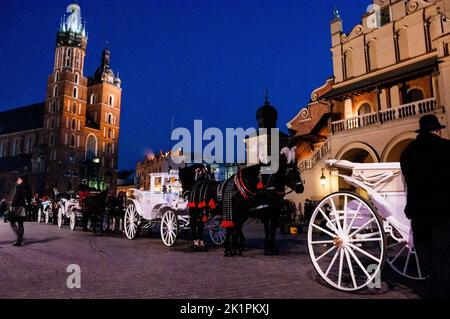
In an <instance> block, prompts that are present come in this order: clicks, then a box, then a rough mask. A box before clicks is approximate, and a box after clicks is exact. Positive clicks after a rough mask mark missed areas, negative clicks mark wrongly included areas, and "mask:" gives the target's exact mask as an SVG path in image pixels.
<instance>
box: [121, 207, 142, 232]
mask: <svg viewBox="0 0 450 319" xmlns="http://www.w3.org/2000/svg"><path fill="white" fill-rule="evenodd" d="M124 225H125V235H126V236H127V238H128V239H134V238H136V235H137V233H138V230H139V214H138V212H137V210H136V206H134V204H133V203H131V204H129V205H128V206H127V209H126V211H125V219H124Z"/></svg>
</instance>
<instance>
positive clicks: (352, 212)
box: [308, 192, 386, 291]
mask: <svg viewBox="0 0 450 319" xmlns="http://www.w3.org/2000/svg"><path fill="white" fill-rule="evenodd" d="M308 249H309V254H310V257H311V261H312V263H313V265H314V268H315V269H316V271H317V273H318V274H319V276H320V277H321V278H322V279H323V280H324V281H325V282H326V283H328V284H329V285H330V286H332V287H334V288H336V289H339V290H343V291H355V290H359V289H362V288H364V287H366V286H370V285H371V283H372V284H373V283H374V282H375V280H379V279H380V277H379V276H380V274H381V268H382V266H383V263H384V261H385V256H386V235H385V233H384V229H383V223H382V221H381V218H380V217H379V216H378V213H377V211H376V210H375V209H374V208H373V207H372V205H371V204H369V203H368V202H367V201H366V200H364V199H363V198H361V197H360V196H359V195H357V194H354V193H351V192H338V193H334V194H331V195H328V196H327V197H325V198H324V199H322V201H320V203H319V204H318V206H317V207H316V209H315V210H314V212H313V214H312V217H311V220H310V223H309V228H308Z"/></svg>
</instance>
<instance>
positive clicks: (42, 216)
mask: <svg viewBox="0 0 450 319" xmlns="http://www.w3.org/2000/svg"><path fill="white" fill-rule="evenodd" d="M52 218H53V211H52V201H51V200H50V199H49V198H43V199H42V201H41V203H40V205H39V209H38V213H37V223H38V224H40V223H43V222H45V223H46V224H48V223H49V221H50V220H51V219H52Z"/></svg>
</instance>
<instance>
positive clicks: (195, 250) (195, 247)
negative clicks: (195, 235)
mask: <svg viewBox="0 0 450 319" xmlns="http://www.w3.org/2000/svg"><path fill="white" fill-rule="evenodd" d="M191 249H192V251H193V252H194V253H195V252H197V251H198V246H197V245H192V246H191Z"/></svg>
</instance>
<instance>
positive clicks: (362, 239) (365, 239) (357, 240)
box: [348, 237, 383, 243]
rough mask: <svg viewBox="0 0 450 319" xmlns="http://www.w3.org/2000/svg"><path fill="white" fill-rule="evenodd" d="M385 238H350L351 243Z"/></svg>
mask: <svg viewBox="0 0 450 319" xmlns="http://www.w3.org/2000/svg"><path fill="white" fill-rule="evenodd" d="M382 240H383V238H381V237H380V238H360V239H350V240H349V241H348V242H349V243H363V242H368V241H382Z"/></svg>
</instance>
